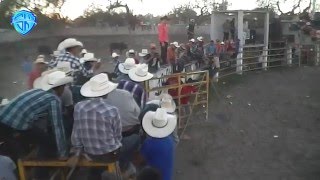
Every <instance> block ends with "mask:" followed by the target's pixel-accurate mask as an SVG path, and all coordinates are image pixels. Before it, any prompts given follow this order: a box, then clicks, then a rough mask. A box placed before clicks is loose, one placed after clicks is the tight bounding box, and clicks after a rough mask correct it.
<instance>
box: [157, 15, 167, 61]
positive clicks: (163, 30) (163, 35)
mask: <svg viewBox="0 0 320 180" xmlns="http://www.w3.org/2000/svg"><path fill="white" fill-rule="evenodd" d="M168 20H169V18H168V16H163V17H161V18H160V24H159V25H158V39H159V42H160V46H161V59H162V64H166V63H167V49H168V43H169V30H168Z"/></svg>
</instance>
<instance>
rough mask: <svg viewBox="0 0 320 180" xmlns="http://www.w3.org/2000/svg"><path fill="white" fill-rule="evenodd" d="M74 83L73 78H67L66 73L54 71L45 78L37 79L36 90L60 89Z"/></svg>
mask: <svg viewBox="0 0 320 180" xmlns="http://www.w3.org/2000/svg"><path fill="white" fill-rule="evenodd" d="M72 81H73V78H72V77H70V76H67V74H66V73H65V72H62V71H52V72H50V73H48V74H45V75H44V76H41V77H39V78H37V79H36V81H35V82H34V88H38V89H42V90H44V91H48V90H50V89H52V88H55V87H59V86H62V85H65V84H69V83H71V82H72Z"/></svg>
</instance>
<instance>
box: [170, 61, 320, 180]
mask: <svg viewBox="0 0 320 180" xmlns="http://www.w3.org/2000/svg"><path fill="white" fill-rule="evenodd" d="M319 70H320V69H319V68H318V67H301V68H290V69H289V68H287V69H275V70H270V71H267V72H251V73H248V74H246V75H243V76H237V75H235V76H233V77H229V78H228V79H222V80H220V82H219V84H217V85H216V86H215V90H216V92H217V93H214V92H211V96H210V97H211V102H210V106H209V107H210V111H209V119H208V121H204V120H203V119H201V118H198V119H197V118H194V119H193V122H192V123H191V124H192V125H191V126H190V127H188V129H187V131H186V133H187V134H188V135H190V136H191V137H192V140H185V141H182V142H181V143H180V144H179V147H178V150H177V157H176V169H175V171H176V173H175V180H186V179H190V180H191V179H192V180H215V179H216V180H222V179H223V180H316V179H319V178H320V171H319V168H320V143H319V139H320V131H319V129H320V111H319V109H320V93H319V92H320V84H319V83H318V81H319V78H318V77H319V76H320V71H319ZM223 82H225V83H223ZM227 95H231V96H232V98H230V99H227V98H226V96H227ZM230 102H232V105H231V104H230ZM250 105H251V106H250Z"/></svg>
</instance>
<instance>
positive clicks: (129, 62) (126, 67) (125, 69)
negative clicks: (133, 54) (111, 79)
mask: <svg viewBox="0 0 320 180" xmlns="http://www.w3.org/2000/svg"><path fill="white" fill-rule="evenodd" d="M135 67H136V62H135V60H134V59H133V58H127V59H126V60H125V61H124V63H120V64H119V66H118V69H119V71H120V72H122V73H123V74H128V73H129V71H130V70H131V69H133V68H135Z"/></svg>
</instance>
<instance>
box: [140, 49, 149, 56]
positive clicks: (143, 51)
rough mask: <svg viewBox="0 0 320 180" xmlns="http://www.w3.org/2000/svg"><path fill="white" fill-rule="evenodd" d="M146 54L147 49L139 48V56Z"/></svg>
mask: <svg viewBox="0 0 320 180" xmlns="http://www.w3.org/2000/svg"><path fill="white" fill-rule="evenodd" d="M147 54H148V49H142V50H141V53H139V56H140V57H144V56H146V55H147Z"/></svg>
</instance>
